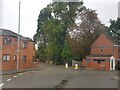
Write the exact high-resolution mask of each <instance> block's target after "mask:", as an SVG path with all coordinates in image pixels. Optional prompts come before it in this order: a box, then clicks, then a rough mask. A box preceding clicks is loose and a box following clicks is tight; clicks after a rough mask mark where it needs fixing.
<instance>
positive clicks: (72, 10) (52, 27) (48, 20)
mask: <svg viewBox="0 0 120 90" xmlns="http://www.w3.org/2000/svg"><path fill="white" fill-rule="evenodd" d="M82 4H83V2H73V3H71V2H53V3H52V4H49V5H48V6H47V7H46V8H44V9H42V10H41V11H40V14H39V17H38V28H37V32H36V34H35V35H34V40H35V41H36V43H37V44H38V50H39V52H40V54H43V53H45V54H44V59H52V60H53V61H55V62H59V61H60V62H61V60H62V58H64V56H63V55H62V54H61V53H63V52H64V51H65V50H64V49H65V48H63V47H65V45H64V44H65V37H66V35H67V33H68V31H69V30H70V28H71V26H73V24H74V23H75V18H76V15H77V13H78V12H80V11H81V10H82V9H81V6H82Z"/></svg>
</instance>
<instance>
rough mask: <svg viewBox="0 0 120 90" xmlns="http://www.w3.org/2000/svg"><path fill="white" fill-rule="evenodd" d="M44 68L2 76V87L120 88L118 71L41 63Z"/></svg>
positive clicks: (0, 85)
mask: <svg viewBox="0 0 120 90" xmlns="http://www.w3.org/2000/svg"><path fill="white" fill-rule="evenodd" d="M40 68H42V69H43V70H37V71H27V72H24V73H17V74H12V75H5V76H3V77H2V79H3V80H2V83H1V84H0V87H2V88H118V80H117V79H116V78H114V77H117V72H116V71H96V70H82V69H79V70H74V68H69V69H65V68H64V66H62V65H51V64H44V63H41V64H40Z"/></svg>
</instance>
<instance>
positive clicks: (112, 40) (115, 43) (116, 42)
mask: <svg viewBox="0 0 120 90" xmlns="http://www.w3.org/2000/svg"><path fill="white" fill-rule="evenodd" d="M102 35H103V36H105V37H106V38H107V39H108V40H109V41H111V42H112V43H113V44H114V45H118V46H120V44H119V43H118V40H116V39H115V38H113V37H112V36H110V35H108V34H105V33H101V34H100V35H99V36H98V38H99V37H101V36H102ZM98 38H97V39H98ZM97 39H96V40H95V42H96V41H97ZM95 42H94V43H95ZM94 43H93V44H92V46H93V45H94ZM92 46H91V47H92Z"/></svg>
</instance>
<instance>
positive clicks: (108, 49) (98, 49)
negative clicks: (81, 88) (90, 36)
mask: <svg viewBox="0 0 120 90" xmlns="http://www.w3.org/2000/svg"><path fill="white" fill-rule="evenodd" d="M118 59H120V44H119V45H118V43H117V42H116V41H114V40H113V38H111V37H109V36H107V35H105V34H101V35H100V36H99V37H98V38H97V39H96V40H95V42H94V43H93V44H92V46H91V54H90V55H88V56H87V57H86V59H85V60H83V65H84V66H86V67H88V68H92V69H97V70H115V65H116V63H117V60H118Z"/></svg>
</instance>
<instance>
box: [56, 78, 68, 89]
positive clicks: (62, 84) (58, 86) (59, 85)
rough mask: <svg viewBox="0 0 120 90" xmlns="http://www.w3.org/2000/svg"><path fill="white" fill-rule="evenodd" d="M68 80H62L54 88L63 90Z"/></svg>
mask: <svg viewBox="0 0 120 90" xmlns="http://www.w3.org/2000/svg"><path fill="white" fill-rule="evenodd" d="M67 82H68V80H62V81H61V82H60V83H59V84H58V85H56V86H55V88H64V87H65V86H66V84H67Z"/></svg>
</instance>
